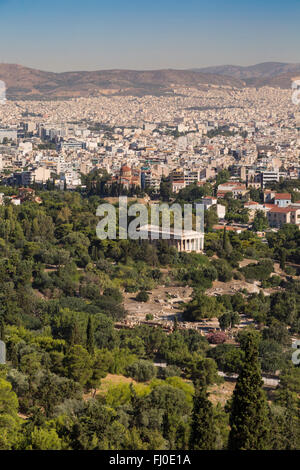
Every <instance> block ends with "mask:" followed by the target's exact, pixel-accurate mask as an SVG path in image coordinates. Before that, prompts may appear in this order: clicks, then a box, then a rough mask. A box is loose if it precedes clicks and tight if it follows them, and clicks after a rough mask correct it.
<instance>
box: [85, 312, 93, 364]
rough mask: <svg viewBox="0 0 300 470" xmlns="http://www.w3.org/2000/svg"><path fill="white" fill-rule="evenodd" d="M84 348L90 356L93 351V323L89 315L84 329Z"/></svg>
mask: <svg viewBox="0 0 300 470" xmlns="http://www.w3.org/2000/svg"><path fill="white" fill-rule="evenodd" d="M86 349H87V351H88V352H89V354H90V355H91V356H93V355H94V352H95V338H94V325H93V321H92V318H91V316H89V319H88V323H87V329H86Z"/></svg>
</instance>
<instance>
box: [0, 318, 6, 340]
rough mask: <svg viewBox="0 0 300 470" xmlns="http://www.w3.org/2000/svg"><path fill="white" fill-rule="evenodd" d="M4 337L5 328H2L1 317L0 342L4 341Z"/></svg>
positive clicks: (1, 321)
mask: <svg viewBox="0 0 300 470" xmlns="http://www.w3.org/2000/svg"><path fill="white" fill-rule="evenodd" d="M4 336H5V326H4V320H3V318H2V317H1V318H0V340H1V341H4Z"/></svg>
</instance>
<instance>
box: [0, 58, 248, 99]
mask: <svg viewBox="0 0 300 470" xmlns="http://www.w3.org/2000/svg"><path fill="white" fill-rule="evenodd" d="M0 80H4V81H5V83H6V85H7V96H8V98H11V99H19V100H22V99H59V98H70V97H79V96H93V95H98V96H99V94H105V95H107V94H123V95H124V94H125V95H137V96H142V95H145V94H153V95H163V94H168V93H171V92H172V89H173V88H174V87H175V88H176V87H178V86H193V87H203V86H205V85H208V84H212V85H227V86H234V87H243V86H244V82H243V81H241V80H239V79H236V78H234V77H226V76H223V75H222V76H220V75H219V74H206V73H201V72H194V71H189V70H151V71H150V70H149V71H136V70H100V71H95V72H64V73H53V72H43V71H41V70H35V69H32V68H28V67H23V66H21V65H15V64H0Z"/></svg>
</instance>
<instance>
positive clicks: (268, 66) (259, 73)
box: [191, 62, 300, 80]
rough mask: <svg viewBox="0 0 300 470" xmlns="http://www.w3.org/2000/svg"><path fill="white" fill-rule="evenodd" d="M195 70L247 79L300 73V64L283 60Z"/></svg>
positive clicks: (195, 70) (196, 70)
mask: <svg viewBox="0 0 300 470" xmlns="http://www.w3.org/2000/svg"><path fill="white" fill-rule="evenodd" d="M191 70H193V71H194V72H201V73H213V74H217V75H228V76H229V77H234V78H238V79H240V80H245V79H247V78H273V77H277V76H278V75H285V74H288V73H295V72H296V73H299V72H300V64H286V63H283V62H263V63H261V64H256V65H249V66H247V67H242V66H239V65H218V66H216V67H205V68H199V69H191Z"/></svg>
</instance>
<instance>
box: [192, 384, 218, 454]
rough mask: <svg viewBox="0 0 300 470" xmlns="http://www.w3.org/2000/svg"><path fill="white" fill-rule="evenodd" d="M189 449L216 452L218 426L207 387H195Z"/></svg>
mask: <svg viewBox="0 0 300 470" xmlns="http://www.w3.org/2000/svg"><path fill="white" fill-rule="evenodd" d="M195 387H196V391H195V395H194V400H193V401H194V406H193V412H192V423H191V434H190V441H189V449H191V450H214V449H215V445H216V426H215V421H214V412H213V405H212V403H211V402H210V401H209V399H208V393H207V390H206V387H205V386H199V385H195Z"/></svg>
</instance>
